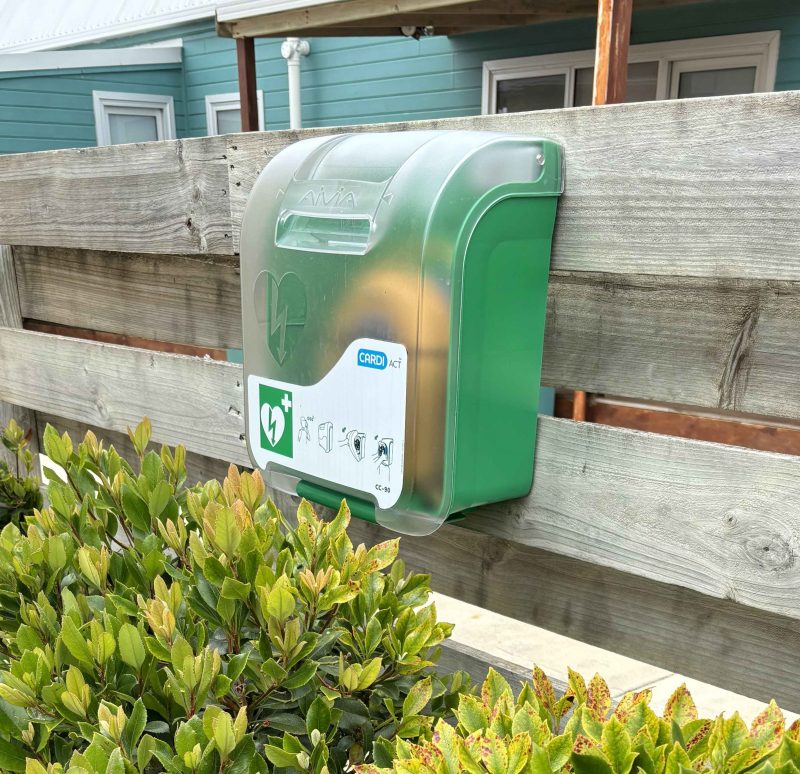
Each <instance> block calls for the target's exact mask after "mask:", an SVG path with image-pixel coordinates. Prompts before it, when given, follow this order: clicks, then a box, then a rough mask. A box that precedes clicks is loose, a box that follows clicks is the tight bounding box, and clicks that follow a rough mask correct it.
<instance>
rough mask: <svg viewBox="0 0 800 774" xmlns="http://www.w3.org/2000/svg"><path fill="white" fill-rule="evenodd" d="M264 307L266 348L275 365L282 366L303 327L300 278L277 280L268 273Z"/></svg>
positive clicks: (289, 275) (291, 275)
mask: <svg viewBox="0 0 800 774" xmlns="http://www.w3.org/2000/svg"><path fill="white" fill-rule="evenodd" d="M267 307H268V310H269V313H268V315H267V317H268V328H267V339H268V343H269V349H270V352H272V354H273V356H274V357H275V359H276V360H277V361H278V364H279V365H283V363H284V361H285V360H286V358H287V357H288V356H289V355H290V354H291V352H292V349H293V348H294V345H295V343H296V340H297V337H298V335H299V333H300V331H301V330H302V329H303V326H304V325H305V324H306V307H307V304H306V292H305V288H304V286H303V283H302V282H301V281H300V278H299V277H298V276H297V275H296V274H294V273H293V272H288V273H287V274H284V275H283V276H282V277H281V278H280V280H277V279H276V278H275V277H274V275H272V274H269V284H268V287H267Z"/></svg>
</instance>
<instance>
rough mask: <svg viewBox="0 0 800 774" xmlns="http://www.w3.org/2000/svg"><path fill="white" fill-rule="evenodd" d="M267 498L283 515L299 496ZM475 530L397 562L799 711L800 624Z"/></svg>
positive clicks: (453, 589) (433, 541)
mask: <svg viewBox="0 0 800 774" xmlns="http://www.w3.org/2000/svg"><path fill="white" fill-rule="evenodd" d="M37 417H38V420H39V422H38V424H39V429H40V431H42V430H43V429H44V427H45V424H46V423H47V422H51V423H52V424H54V425H55V426H56V427H57V428H58V429H59V430H60V431H62V432H63V431H64V430H66V431H68V432H70V433H71V434H72V437H73V439H75V438H80V437H82V436H83V434H84V433H85V432H86V430H87V429H92V430H94V431H95V432H96V433H97V435H98V437H99V438H102V439H106V440H107V441H108V442H109V443H113V444H114V445H115V446H116V448H117V449H118V450H119V451H120V453H121V454H123V455H126V456H128V457H130V456H131V454H132V453H133V451H132V447H131V444H130V441H129V440H128V438H127V437H126V436H124V435H122V434H120V433H117V432H115V431H110V430H106V429H103V428H99V427H96V426H95V427H90V426H88V425H85V424H83V423H78V422H75V421H72V420H65V419H63V418H60V417H54V416H50V415H37ZM227 467H228V463H227V462H223V461H221V460H213V459H210V458H207V457H201V456H200V455H197V454H193V453H191V452H189V453H188V454H187V468H188V470H189V480H190V481H205V480H206V479H208V478H220V479H221V478H222V477H224V476H225V472H226V470H227ZM272 494H273V497H274V499H275V500H276V502H277V503H278V505H279V507H280V508H281V509H282V510H283V511H284V513H286V514H287V515H288V516H291V515H292V514H293V513H294V509H295V507H296V503H297V500H296V498H291V497H289V496H287V495H284V494H282V493H280V492H274V491H273V493H272ZM318 510H319V511H320V512H321V514H323V515H330V513H331V512H330V511H329V510H328V509H325V508H319V509H318ZM471 524H472V522H471V521H469V520H467V521H465V522H462V524H459V525H454V526H445V527H442V528H441V529H440V530H439V531H438V532H436V533H435V534H434V535H431V536H428V537H423V538H412V537H407V536H406V537H403V538H402V539H401V541H400V555H401V557H402V558H403V559H404V560H405V561H406V564H407V565H408V567H409V568H411V569H414V570H416V571H418V572H430V573H432V576H433V577H432V586H433V588H434V589H435V590H436V591H439V592H441V593H443V594H448V595H450V596H453V597H457V598H459V599H462V600H464V601H466V602H470V603H472V604H476V605H480V606H481V607H485V608H488V609H491V610H494V611H496V612H498V613H502V614H504V615H508V616H512V617H514V618H517V619H520V620H524V621H527V622H529V623H533V624H536V625H537V626H541V627H543V628H546V629H549V630H551V631H555V632H559V633H560V634H564V635H566V636H569V637H573V638H575V639H578V640H581V641H583V642H587V643H590V644H592V645H596V646H598V647H602V648H606V649H608V650H612V651H615V652H617V653H623V654H625V655H627V656H630V657H632V658H636V659H639V660H642V661H646V662H649V663H652V664H658V665H659V666H661V667H664V668H667V669H671V670H673V671H675V672H678V673H680V674H685V675H688V676H692V677H695V678H697V679H700V680H704V681H705V682H709V683H712V684H714V685H719V686H723V687H725V688H728V689H729V690H732V691H737V692H739V693H742V694H744V695H746V696H751V697H754V698H758V699H761V700H763V701H768V700H769V699H770V698H772V697H775V698H776V699H777V700H778V701H779V703H780V704H781V706H782V707H784V708H786V709H791V710H800V698H799V697H800V671H798V670H797V669H796V663H797V651H798V647H800V620H797V619H791V618H787V617H784V616H780V615H775V614H772V613H767V612H764V611H761V610H756V609H754V608H751V607H745V606H744V605H739V604H737V603H735V602H733V601H731V600H727V599H725V600H720V599H714V598H711V597H707V596H705V595H703V594H700V593H698V592H694V591H691V590H689V589H684V588H681V587H679V586H674V585H666V584H662V583H657V582H655V581H650V580H647V579H646V578H642V577H637V576H635V575H631V574H628V573H624V572H620V571H618V570H611V569H609V568H606V567H602V566H600V565H596V564H590V563H586V562H581V561H578V560H575V559H570V558H568V557H563V556H558V555H556V554H552V553H549V552H547V551H543V550H541V549H537V548H531V547H529V546H525V545H522V544H520V543H515V542H513V541H511V540H505V539H503V538H496V537H493V536H491V535H486V534H482V533H480V532H477V531H475V529H472V528H471V526H470V525H471ZM349 531H350V536H351V538H352V539H353V541H354V542H365V543H367V544H368V545H371V544H374V543H376V542H378V541H380V540H385V539H387V538H390V537H393V536H394V535H393V534H392V533H390V532H389V531H388V530H385V529H383V528H381V527H378V526H375V525H373V524H367V523H366V522H361V521H358V520H356V519H354V520H353V521H352V523H351V526H350V530H349ZM468 656H469V654H465V655H464V654H462V655H461V656H456V655H455V654H450V653H446V654H444V655H443V661H444V663H445V664H446V665H447V666H449V667H450V668H461V669H466V670H467V671H469V672H470V673H471V674H473V676H475V675H477V674H480V672H481V671H482V670H483V669H484V664H483V659H482V658H477V659H475V660H473V659H471V658H468ZM455 658H457V659H458V660H456V661H454V660H453V659H455ZM487 660H489V661H491V660H492V659H491V658H490V659H487ZM500 666H503V664H501V665H500ZM514 671H515V670H512V669H509V672H511V673H513V672H514ZM509 676H510V677H513V674H510V675H509Z"/></svg>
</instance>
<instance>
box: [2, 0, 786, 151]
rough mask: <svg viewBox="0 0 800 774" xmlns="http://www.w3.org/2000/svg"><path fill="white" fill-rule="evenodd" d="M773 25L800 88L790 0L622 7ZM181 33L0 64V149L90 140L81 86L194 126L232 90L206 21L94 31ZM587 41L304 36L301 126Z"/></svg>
mask: <svg viewBox="0 0 800 774" xmlns="http://www.w3.org/2000/svg"><path fill="white" fill-rule="evenodd" d="M764 30H780V31H781V44H780V57H779V62H778V72H777V82H776V88H777V89H800V2H798V0H759V1H758V2H755V1H754V0H716V2H709V3H703V4H698V5H688V6H677V7H675V8H667V9H659V10H650V11H640V12H636V13H635V14H634V19H633V28H632V42H633V43H651V42H656V41H661V40H671V39H675V38H691V37H704V36H711V35H723V34H734V33H741V32H755V31H764ZM175 37H181V38H182V39H183V44H184V61H183V65H182V67H181V66H175V67H171V68H165V67H161V68H151V69H148V70H135V71H133V70H130V69H126V70H124V71H121V70H120V71H117V72H109V71H98V70H95V71H83V72H75V71H71V72H69V73H63V72H62V73H57V74H53V73H47V74H33V73H30V74H22V75H19V74H14V75H15V77H7V76H4V75H3V74H0V152H13V151H20V150H44V149H47V148H55V147H67V146H75V145H92V144H94V141H95V139H94V118H93V115H92V106H91V91H92V89H105V90H113V91H152V92H153V93H169V94H172V95H173V97H174V99H175V114H176V124H177V131H178V136H180V137H186V136H198V135H203V134H206V131H207V129H206V118H205V96H206V95H207V94H217V93H225V92H231V91H236V89H237V82H236V55H235V44H234V41H233V40H231V39H228V38H219V37H217V36H216V33H215V31H214V26H213V24H212V22H211V21H210V20H209V21H207V22H199V23H195V24H192V25H185V26H182V27H173V28H170V29H166V30H160V31H158V32H155V33H149V34H147V35H141V36H137V37H128V38H118V39H115V40H110V41H106V42H104V43H102V44H99V45H102V46H106V47H108V46H114V47H116V46H127V45H135V44H138V43H144V42H154V41H156V40H165V39H169V38H175ZM593 45H594V21H593V20H592V19H582V20H577V21H569V22H553V23H550V24H542V25H537V26H533V27H525V28H515V29H509V30H501V31H498V32H491V33H476V34H473V35H464V36H458V37H454V38H437V37H433V38H428V39H423V40H420V41H415V40H410V39H403V38H366V39H361V40H358V39H353V38H340V39H325V38H319V39H311V49H312V53H311V55H310V56H309V57H307V58H305V59H304V60H303V64H302V68H303V76H302V81H303V93H302V99H303V118H304V124H305V125H306V126H332V125H336V124H354V123H374V122H383V121H400V120H414V119H423V118H433V117H443V116H454V115H470V114H477V113H479V112H480V104H481V76H482V65H483V62H484V61H485V60H487V59H501V58H507V57H515V56H531V55H536V54H547V53H555V52H560V51H570V50H581V49H587V48H592V47H593ZM256 57H257V76H258V86H259V88H260V89H263V91H264V102H265V106H266V126H267V128H268V129H281V128H285V127H286V126H288V122H289V110H288V95H287V91H286V80H287V79H286V63H285V62H284V60H283V59H282V58H281V56H280V41H278V40H258V41H257V42H256Z"/></svg>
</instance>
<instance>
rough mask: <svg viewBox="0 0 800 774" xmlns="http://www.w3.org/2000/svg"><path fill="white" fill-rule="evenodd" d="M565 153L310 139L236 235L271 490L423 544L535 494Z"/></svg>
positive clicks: (429, 137) (269, 175)
mask: <svg viewBox="0 0 800 774" xmlns="http://www.w3.org/2000/svg"><path fill="white" fill-rule="evenodd" d="M561 190H562V158H561V149H560V147H559V146H558V145H557V144H555V143H553V142H550V141H548V140H543V139H537V138H532V137H525V136H515V135H505V134H496V133H491V132H461V131H429V132H395V133H364V134H343V135H338V136H329V137H316V138H313V139H309V140H303V141H301V142H298V143H295V144H294V145H291V146H290V147H288V148H286V149H285V150H283V151H281V152H280V153H279V154H278V155H277V156H276V157H275V158H274V159H273V160H272V161H270V162H269V164H268V165H267V167H266V168H265V169H264V171H263V172H262V173H261V175H260V176H259V178H258V180H257V181H256V183H255V186H254V188H253V191H252V193H251V195H250V199H249V201H248V204H247V207H246V210H245V214H244V221H243V224H242V238H241V277H242V314H243V333H244V336H243V338H244V369H245V406H246V425H247V442H248V447H249V451H250V455H251V457H252V459H253V462H254V464H255V465H256V466H257V467H259V468H260V469H262V470H264V471H265V474H266V478H267V481H268V483H270V484H271V485H272V486H274V487H276V488H278V489H281V490H284V491H289V492H292V493H297V494H300V495H303V496H304V497H306V498H308V499H309V500H313V501H316V502H318V503H322V504H326V505H333V506H336V505H338V503H339V501H340V500H341V499H342V497H346V498H347V501H348V504H349V506H350V508H351V510H352V511H353V513H354V514H355V515H357V516H361V517H362V518H367V519H370V520H374V521H377V522H379V523H380V524H383V525H384V526H386V527H389V528H391V529H393V530H396V531H398V532H404V533H408V534H416V535H424V534H428V533H430V532H433V531H434V530H435V529H436V528H437V527H439V526H440V525H441V524H442V523H443V522H444V521H445V520H446V519H447V518H448V517H449V516H450V515H452V514H456V513H459V512H461V511H464V510H465V509H467V508H470V507H471V506H475V505H479V504H482V503H487V502H494V501H497V500H503V499H507V498H511V497H520V496H523V495H525V494H527V492H528V491H529V490H530V487H531V481H532V471H533V454H534V446H535V437H536V416H537V415H536V409H537V403H538V393H539V376H540V371H541V360H542V342H543V338H544V320H545V305H546V298H547V278H548V269H549V263H550V247H551V242H552V236H553V225H554V221H555V215H556V205H557V202H558V196H559V194H560V193H561Z"/></svg>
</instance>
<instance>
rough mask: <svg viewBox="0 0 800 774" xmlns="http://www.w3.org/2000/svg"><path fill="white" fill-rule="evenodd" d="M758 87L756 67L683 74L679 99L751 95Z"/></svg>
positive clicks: (679, 85)
mask: <svg viewBox="0 0 800 774" xmlns="http://www.w3.org/2000/svg"><path fill="white" fill-rule="evenodd" d="M755 86H756V68H755V67H731V68H729V69H725V70H695V71H694V72H686V73H681V76H680V81H679V82H678V97H679V98H681V99H682V98H683V97H721V96H723V95H725V94H750V93H751V92H752V91H753V90H754V89H755Z"/></svg>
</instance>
